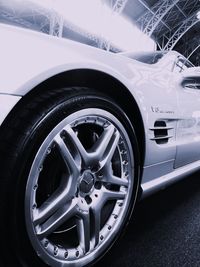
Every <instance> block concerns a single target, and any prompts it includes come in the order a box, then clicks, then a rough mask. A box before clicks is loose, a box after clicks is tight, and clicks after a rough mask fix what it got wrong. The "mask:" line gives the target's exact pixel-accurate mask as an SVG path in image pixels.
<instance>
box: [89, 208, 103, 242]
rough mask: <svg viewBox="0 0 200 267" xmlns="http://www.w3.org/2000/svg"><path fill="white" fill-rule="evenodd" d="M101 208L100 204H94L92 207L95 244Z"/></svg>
mask: <svg viewBox="0 0 200 267" xmlns="http://www.w3.org/2000/svg"><path fill="white" fill-rule="evenodd" d="M101 208H102V204H98V205H94V206H93V207H92V209H91V210H92V214H93V230H94V241H95V246H97V245H98V243H99V235H100V227H101Z"/></svg>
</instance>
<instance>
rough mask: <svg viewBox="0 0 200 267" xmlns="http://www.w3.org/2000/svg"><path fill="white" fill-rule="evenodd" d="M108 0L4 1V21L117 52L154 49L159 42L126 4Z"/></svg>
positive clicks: (0, 6)
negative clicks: (133, 18) (134, 19)
mask: <svg viewBox="0 0 200 267" xmlns="http://www.w3.org/2000/svg"><path fill="white" fill-rule="evenodd" d="M110 2H112V1H110ZM116 2H118V1H116ZM122 2H124V3H125V1H122ZM108 3H109V1H102V0H95V1H94V0H84V1H83V0H67V1H66V0H0V22H1V23H6V24H11V25H15V26H18V27H23V28H28V29H32V30H35V31H39V32H43V33H46V34H50V35H54V36H57V37H63V38H68V39H72V40H74V41H78V42H82V43H85V44H88V45H92V46H96V47H99V48H101V49H105V50H110V51H113V52H120V51H130V50H131V51H136V52H139V51H154V49H155V42H154V41H153V40H152V39H151V38H150V37H148V36H146V35H145V34H144V33H143V32H142V31H141V30H140V29H138V28H137V27H136V26H135V25H134V23H133V22H132V21H130V20H129V19H128V18H127V17H126V15H125V13H124V12H122V11H123V6H121V7H119V6H109V5H108ZM113 3H115V1H113Z"/></svg>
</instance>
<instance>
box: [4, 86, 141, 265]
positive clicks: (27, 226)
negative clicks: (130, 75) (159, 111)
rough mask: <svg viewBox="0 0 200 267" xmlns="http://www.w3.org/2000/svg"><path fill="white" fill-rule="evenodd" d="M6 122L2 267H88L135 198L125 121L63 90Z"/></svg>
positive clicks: (99, 102) (105, 104)
mask: <svg viewBox="0 0 200 267" xmlns="http://www.w3.org/2000/svg"><path fill="white" fill-rule="evenodd" d="M9 119H10V121H9V123H7V125H6V124H5V125H4V126H3V127H4V129H3V130H2V133H1V140H0V141H1V144H0V145H1V149H2V151H5V150H7V153H6V155H5V157H4V159H3V178H2V179H1V182H2V184H1V188H2V187H3V188H4V191H5V192H6V194H5V193H4V194H2V198H4V199H1V201H3V202H5V201H7V200H8V201H7V203H6V204H7V205H6V207H5V205H3V207H2V212H3V218H4V220H3V221H4V222H3V223H2V226H1V228H2V227H3V228H2V229H3V232H4V233H3V236H4V241H5V244H6V245H5V247H6V250H7V248H8V247H9V250H7V251H6V252H5V255H7V257H6V261H5V265H6V264H7V265H6V266H11V265H9V264H11V261H12V264H16V265H13V266H18V265H19V266H23V267H25V266H37V267H39V266H46V265H49V266H52V267H61V266H62V267H67V266H69V267H70V266H73V267H75V266H88V265H90V264H94V263H95V262H96V261H97V260H98V259H99V258H100V257H102V255H104V254H105V252H106V251H107V250H108V249H109V248H110V247H111V246H112V244H113V243H114V241H115V240H116V239H117V238H118V237H119V235H120V233H121V232H122V230H123V229H124V226H125V225H126V224H127V222H128V220H129V217H130V214H131V211H132V209H133V206H134V203H135V199H136V195H137V187H138V177H137V176H138V172H137V171H138V161H137V160H138V154H137V140H136V137H135V134H134V129H133V126H132V125H131V123H130V121H129V119H128V117H127V115H126V114H125V113H124V112H123V110H122V109H121V108H120V107H119V106H118V105H117V104H116V103H115V102H114V101H113V100H112V99H110V98H109V97H107V96H105V95H102V94H99V93H97V92H95V91H94V90H91V89H87V88H65V89H60V90H54V91H52V92H47V93H45V94H44V93H43V94H41V95H37V96H34V97H33V98H32V99H31V100H26V102H25V103H23V106H22V105H21V106H20V107H19V108H18V109H16V112H15V114H13V115H12V116H11V117H10V118H9ZM9 127H11V128H10V129H9ZM11 130H12V133H9V135H8V136H7V137H5V136H4V134H3V133H4V132H5V131H11ZM5 139H6V142H5ZM8 169H9V171H8ZM10 229H12V230H10ZM17 264H18V265H17Z"/></svg>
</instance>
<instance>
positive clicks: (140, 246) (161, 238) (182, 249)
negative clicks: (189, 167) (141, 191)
mask: <svg viewBox="0 0 200 267" xmlns="http://www.w3.org/2000/svg"><path fill="white" fill-rule="evenodd" d="M102 266H103V267H151V266H152V267H157V266H159V267H166V266H170V267H200V173H196V174H195V175H193V176H190V177H188V178H187V179H185V180H183V181H181V182H179V183H176V184H175V185H173V186H171V187H169V188H168V189H166V190H164V191H162V192H159V193H157V194H155V195H153V196H151V197H149V198H147V199H145V200H143V201H142V202H140V203H139V204H138V206H137V208H136V211H135V213H134V216H133V220H132V221H131V223H130V225H129V227H128V229H127V231H126V234H125V235H124V236H123V238H122V239H121V240H120V241H119V242H118V244H117V246H115V247H114V248H113V250H112V253H111V252H109V253H108V254H107V255H106V256H105V258H104V259H103V260H102V261H100V262H99V263H98V264H96V265H95V267H102Z"/></svg>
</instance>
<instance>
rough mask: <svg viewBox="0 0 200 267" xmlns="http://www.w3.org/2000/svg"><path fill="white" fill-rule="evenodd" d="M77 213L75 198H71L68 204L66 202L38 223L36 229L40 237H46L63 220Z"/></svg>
mask: <svg viewBox="0 0 200 267" xmlns="http://www.w3.org/2000/svg"><path fill="white" fill-rule="evenodd" d="M76 214H77V200H76V199H73V200H72V201H71V203H70V204H66V205H65V206H63V207H62V208H60V209H59V210H57V211H56V212H55V213H54V214H53V215H52V216H51V217H50V218H49V219H48V220H46V221H45V223H43V224H41V225H39V226H38V227H37V228H36V229H37V230H36V231H37V235H38V237H40V238H43V237H47V236H48V235H49V234H51V233H53V232H54V231H55V230H56V229H58V228H59V227H60V226H61V225H62V224H63V223H64V222H66V221H67V220H69V219H70V218H71V217H73V216H75V215H76Z"/></svg>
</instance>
